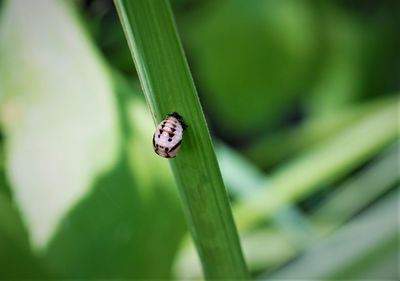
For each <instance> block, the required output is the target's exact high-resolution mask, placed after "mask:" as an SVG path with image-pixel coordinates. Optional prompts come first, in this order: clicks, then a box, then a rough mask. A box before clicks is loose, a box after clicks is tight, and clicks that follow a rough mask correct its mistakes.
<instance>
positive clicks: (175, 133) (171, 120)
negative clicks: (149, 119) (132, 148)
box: [153, 112, 187, 158]
mask: <svg viewBox="0 0 400 281" xmlns="http://www.w3.org/2000/svg"><path fill="white" fill-rule="evenodd" d="M186 127H187V126H186V124H185V122H184V121H183V118H182V116H180V115H179V114H178V113H176V112H172V113H170V114H168V115H167V116H166V117H165V119H164V120H163V121H161V123H160V124H158V126H157V128H156V130H155V132H154V135H153V147H154V151H155V152H156V153H157V154H158V155H160V156H161V157H165V158H174V157H175V156H176V154H177V153H178V150H179V148H180V146H181V143H182V136H183V131H184V130H185V128H186Z"/></svg>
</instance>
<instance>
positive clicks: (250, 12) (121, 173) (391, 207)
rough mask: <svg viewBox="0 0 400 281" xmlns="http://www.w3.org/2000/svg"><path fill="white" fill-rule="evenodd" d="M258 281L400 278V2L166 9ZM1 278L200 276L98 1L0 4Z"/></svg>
mask: <svg viewBox="0 0 400 281" xmlns="http://www.w3.org/2000/svg"><path fill="white" fill-rule="evenodd" d="M171 4H172V8H173V11H174V15H175V18H176V22H177V26H178V29H179V32H180V35H181V38H182V41H183V46H184V48H185V52H186V55H187V57H188V62H189V65H190V67H191V71H192V74H193V77H194V80H195V83H196V86H197V89H198V93H199V97H200V100H201V102H202V105H203V109H204V112H205V115H206V118H207V121H208V124H209V128H210V131H211V134H212V136H213V141H214V143H215V148H216V153H217V156H218V160H219V163H220V168H221V171H222V175H223V178H224V181H225V184H226V187H227V189H228V192H229V195H230V196H231V199H232V210H233V212H234V215H235V219H236V222H237V225H238V229H239V232H240V235H241V240H242V246H243V249H244V252H245V256H246V261H247V263H248V267H249V269H250V270H251V274H252V277H254V278H255V279H261V280H265V279H271V280H276V279H285V280H288V279H311V280H318V279H319V280H327V279H331V280H332V279H333V280H343V279H347V280H348V279H353V280H367V279H368V280H398V279H399V264H400V259H399V240H398V237H399V225H398V222H399V193H398V186H399V178H400V175H399V90H400V52H399V50H400V32H399V26H400V22H399V21H400V20H399V18H400V8H399V4H398V1H390V0H384V1H372V0H371V1H369V0H368V1H361V0H360V1H357V0H354V1H340V0H336V1H312V0H279V1H277V0H253V1H246V0H226V1H213V0H205V1H204V0H203V1H200V0H174V1H172V3H171ZM0 124H1V128H0V129H1V131H0V279H1V280H11V279H25V280H27V279H42V280H43V279H47V280H49V279H142V280H144V279H151V280H165V279H177V280H181V279H191V278H199V277H201V270H200V267H199V264H198V261H197V259H196V254H195V251H194V249H193V245H192V244H191V241H190V237H189V236H188V233H187V229H186V225H185V221H184V219H183V211H182V209H181V206H180V201H179V196H178V195H177V191H176V187H175V183H174V179H173V177H172V174H171V171H170V170H169V167H168V164H167V161H165V160H164V159H161V158H159V157H158V156H157V155H155V154H154V152H153V151H152V145H151V136H152V131H153V129H154V124H153V123H152V120H151V116H150V113H149V111H148V109H147V107H146V104H145V101H144V98H143V95H142V93H141V89H140V83H139V81H138V79H137V75H136V72H135V69H134V66H133V63H132V59H131V55H130V52H129V49H128V47H127V43H126V40H125V38H124V34H123V31H122V28H121V26H120V23H119V19H118V16H117V14H116V11H115V8H114V5H113V2H112V1H108V0H76V1H55V0H54V1H53V0H33V1H28V0H26V1H25V0H8V1H7V0H2V1H0Z"/></svg>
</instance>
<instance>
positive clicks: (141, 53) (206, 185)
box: [115, 0, 248, 280]
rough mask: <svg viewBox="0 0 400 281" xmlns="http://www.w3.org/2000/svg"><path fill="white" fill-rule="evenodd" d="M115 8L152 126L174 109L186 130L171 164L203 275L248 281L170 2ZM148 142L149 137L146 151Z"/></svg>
mask: <svg viewBox="0 0 400 281" xmlns="http://www.w3.org/2000/svg"><path fill="white" fill-rule="evenodd" d="M115 5H116V7H117V10H118V13H119V17H120V19H121V22H122V25H123V28H124V31H125V35H126V37H127V40H128V44H129V47H130V49H131V53H132V56H133V58H134V61H135V64H136V69H137V72H138V74H139V79H140V81H141V84H142V88H143V90H144V94H145V97H146V100H147V103H148V105H149V107H150V110H151V112H152V114H153V119H154V122H155V123H156V124H157V123H158V122H160V120H161V119H163V118H164V117H165V115H166V114H168V113H170V112H174V111H176V112H178V113H179V114H180V115H182V116H183V118H184V120H185V122H186V124H187V125H188V126H189V127H188V129H187V130H186V131H185V132H184V136H183V143H182V148H181V150H180V152H179V154H178V156H177V158H175V159H172V160H169V162H170V164H171V167H172V170H173V173H174V176H175V179H176V181H177V184H178V188H179V191H180V195H181V198H182V203H183V208H184V212H185V215H186V218H187V221H188V225H189V228H190V231H191V234H192V237H193V240H194V242H195V244H196V247H197V250H198V253H199V256H200V259H201V262H202V266H203V272H204V275H205V277H206V278H207V279H209V280H214V279H229V280H245V279H248V273H247V269H246V265H245V262H244V259H243V255H242V252H241V248H240V243H239V238H238V234H237V230H236V227H235V224H234V221H233V217H232V212H231V209H230V206H229V200H228V197H227V193H226V190H225V187H224V185H223V181H222V178H221V174H220V171H219V167H218V163H217V160H216V157H215V152H214V149H213V145H212V142H211V138H210V135H209V131H208V128H207V124H206V122H205V118H204V115H203V112H202V109H201V106H200V103H199V99H198V96H197V93H196V89H195V87H194V83H193V80H192V77H191V74H190V71H189V67H188V64H187V62H186V58H185V55H184V53H183V49H182V46H181V43H180V40H179V36H178V34H177V30H176V27H175V23H174V20H173V16H172V12H171V8H170V6H169V3H168V2H167V1H165V0H135V1H132V0H115ZM150 140H151V136H149V149H150V147H151V141H150ZM155 157H156V156H155ZM171 223H173V222H171Z"/></svg>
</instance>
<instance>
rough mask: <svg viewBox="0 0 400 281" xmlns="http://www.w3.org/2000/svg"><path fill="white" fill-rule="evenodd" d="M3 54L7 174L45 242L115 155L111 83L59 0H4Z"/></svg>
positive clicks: (36, 239)
mask: <svg viewBox="0 0 400 281" xmlns="http://www.w3.org/2000/svg"><path fill="white" fill-rule="evenodd" d="M0 58H1V59H0V74H1V75H0V77H1V84H0V114H1V115H0V116H1V125H2V128H3V130H4V132H5V144H6V146H5V147H6V152H5V153H6V169H7V174H8V177H9V181H10V185H11V187H12V189H13V190H12V192H13V194H14V196H15V199H16V202H17V203H18V206H19V207H20V209H21V213H22V217H23V220H24V222H25V224H26V225H27V228H28V231H29V235H30V240H31V242H32V245H33V246H34V247H35V248H37V249H43V247H44V246H45V245H46V244H47V243H48V241H49V239H50V237H51V236H52V234H53V233H54V231H55V228H56V227H57V225H58V223H59V222H60V219H61V218H62V217H63V216H64V215H65V214H66V212H68V210H69V209H70V208H71V207H72V206H73V205H74V204H76V202H77V201H78V200H80V199H81V198H82V196H84V195H85V194H86V192H88V191H89V189H90V187H91V185H92V184H93V181H94V179H95V178H96V177H97V176H98V175H99V174H101V173H103V172H104V171H107V170H108V169H110V167H112V165H113V164H114V162H115V160H116V154H117V149H118V138H119V137H118V124H117V119H116V110H115V101H114V98H113V93H112V85H111V81H110V79H109V76H108V73H107V71H106V70H105V67H104V65H103V63H102V61H101V60H100V58H99V56H98V54H97V53H96V51H95V50H94V49H93V46H92V45H91V44H90V42H89V41H88V39H87V37H86V34H85V33H84V32H83V30H82V28H81V26H80V25H79V23H78V22H77V19H76V18H75V15H74V14H73V12H72V10H70V8H69V7H68V6H67V4H66V2H63V1H51V0H40V1H23V0H12V1H6V2H5V3H4V7H3V14H2V18H1V23H0Z"/></svg>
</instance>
